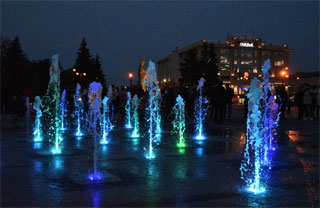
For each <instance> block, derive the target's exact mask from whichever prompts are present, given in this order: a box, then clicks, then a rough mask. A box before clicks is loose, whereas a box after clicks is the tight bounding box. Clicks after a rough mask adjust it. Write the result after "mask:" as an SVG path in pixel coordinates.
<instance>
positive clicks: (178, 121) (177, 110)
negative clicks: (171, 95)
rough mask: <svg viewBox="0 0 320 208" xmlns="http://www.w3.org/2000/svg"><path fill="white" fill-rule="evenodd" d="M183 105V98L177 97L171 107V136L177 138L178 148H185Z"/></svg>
mask: <svg viewBox="0 0 320 208" xmlns="http://www.w3.org/2000/svg"><path fill="white" fill-rule="evenodd" d="M184 110H185V103H184V100H183V98H182V97H181V96H180V95H178V97H177V98H176V104H175V105H174V106H173V109H172V113H173V114H174V119H173V121H172V126H173V130H172V132H173V134H175V135H177V136H178V143H177V146H178V147H185V146H186V143H185V130H186V123H185V112H184Z"/></svg>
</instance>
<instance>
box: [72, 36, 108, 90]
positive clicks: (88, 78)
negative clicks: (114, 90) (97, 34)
mask: <svg viewBox="0 0 320 208" xmlns="http://www.w3.org/2000/svg"><path fill="white" fill-rule="evenodd" d="M77 54H78V57H77V59H76V62H75V64H74V68H75V69H76V72H78V73H79V74H78V75H76V74H75V73H76V72H75V73H74V76H76V79H74V80H75V82H79V83H80V84H81V85H82V89H85V88H88V86H89V84H90V83H91V82H93V81H96V82H100V83H101V85H102V86H103V88H104V89H106V84H105V75H104V73H103V71H102V68H101V61H100V58H99V56H98V54H97V55H96V57H95V58H92V57H91V54H90V50H89V49H88V48H87V42H86V40H85V38H83V39H82V41H81V44H80V47H79V51H78V53H77ZM69 74H70V73H69ZM73 85H74V87H75V83H73Z"/></svg>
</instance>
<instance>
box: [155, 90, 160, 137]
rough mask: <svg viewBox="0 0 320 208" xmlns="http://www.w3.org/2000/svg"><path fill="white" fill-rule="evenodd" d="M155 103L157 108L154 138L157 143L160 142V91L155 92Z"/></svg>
mask: <svg viewBox="0 0 320 208" xmlns="http://www.w3.org/2000/svg"><path fill="white" fill-rule="evenodd" d="M155 102H156V106H157V108H156V109H155V122H156V131H155V136H156V137H157V141H160V137H161V114H160V104H161V93H160V89H159V91H157V94H156V98H155Z"/></svg>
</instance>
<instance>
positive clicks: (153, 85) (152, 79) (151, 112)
mask: <svg viewBox="0 0 320 208" xmlns="http://www.w3.org/2000/svg"><path fill="white" fill-rule="evenodd" d="M144 83H145V86H146V88H147V91H148V94H149V100H148V107H147V109H146V112H147V116H146V119H147V123H148V126H149V129H148V133H149V147H148V152H147V154H146V158H148V159H151V158H155V155H154V153H153V142H154V139H155V136H156V128H157V118H158V117H157V111H159V105H160V103H159V94H160V88H159V86H158V80H157V73H156V69H155V64H154V63H153V62H152V61H149V66H148V69H147V71H146V74H145V77H144Z"/></svg>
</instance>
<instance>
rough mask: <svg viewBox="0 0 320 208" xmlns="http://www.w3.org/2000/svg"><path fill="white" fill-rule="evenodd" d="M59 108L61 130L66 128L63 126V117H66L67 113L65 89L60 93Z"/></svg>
mask: <svg viewBox="0 0 320 208" xmlns="http://www.w3.org/2000/svg"><path fill="white" fill-rule="evenodd" d="M60 109H61V128H60V130H61V131H64V130H66V126H65V118H66V117H67V113H68V101H67V100H66V90H63V92H62V95H61V103H60Z"/></svg>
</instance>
